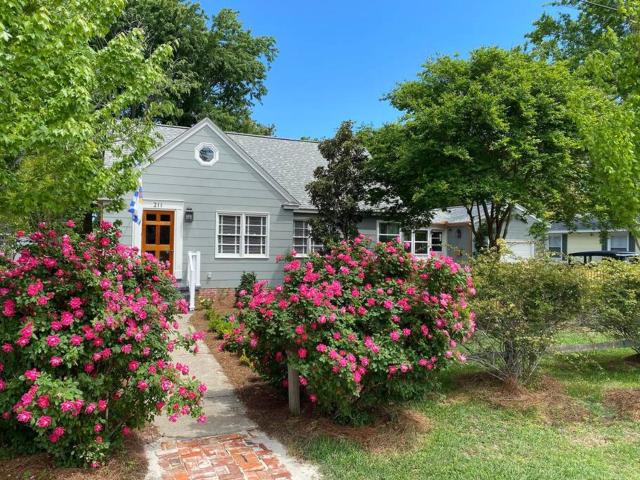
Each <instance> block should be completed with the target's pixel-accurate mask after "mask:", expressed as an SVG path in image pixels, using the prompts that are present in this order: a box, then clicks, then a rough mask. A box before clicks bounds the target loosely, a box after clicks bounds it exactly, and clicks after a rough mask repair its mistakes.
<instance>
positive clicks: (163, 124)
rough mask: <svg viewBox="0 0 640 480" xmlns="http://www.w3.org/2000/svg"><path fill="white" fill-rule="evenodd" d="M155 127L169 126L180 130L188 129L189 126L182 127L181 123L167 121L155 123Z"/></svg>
mask: <svg viewBox="0 0 640 480" xmlns="http://www.w3.org/2000/svg"><path fill="white" fill-rule="evenodd" d="M155 126H156V127H169V128H179V129H180V130H189V129H190V128H191V127H184V126H182V125H169V124H167V123H156V124H155Z"/></svg>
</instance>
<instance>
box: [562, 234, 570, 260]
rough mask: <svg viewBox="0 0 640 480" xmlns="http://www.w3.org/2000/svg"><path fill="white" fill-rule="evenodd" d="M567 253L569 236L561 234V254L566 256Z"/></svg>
mask: <svg viewBox="0 0 640 480" xmlns="http://www.w3.org/2000/svg"><path fill="white" fill-rule="evenodd" d="M568 251H569V234H567V233H563V234H562V254H563V255H566V254H567V252H568Z"/></svg>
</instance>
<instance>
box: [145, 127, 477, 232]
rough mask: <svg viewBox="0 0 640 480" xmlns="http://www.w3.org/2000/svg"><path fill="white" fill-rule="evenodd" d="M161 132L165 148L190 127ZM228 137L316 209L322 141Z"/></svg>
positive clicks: (460, 214) (462, 215)
mask: <svg viewBox="0 0 640 480" xmlns="http://www.w3.org/2000/svg"><path fill="white" fill-rule="evenodd" d="M156 130H157V132H158V133H159V134H160V135H161V136H162V138H163V142H162V143H161V145H159V147H158V148H160V147H161V146H162V145H164V144H167V143H169V142H171V141H172V140H174V139H176V138H177V137H179V136H180V135H182V133H184V132H185V131H186V130H188V129H187V128H186V127H174V126H170V125H158V126H157V128H156ZM225 133H226V135H227V136H228V137H229V138H230V139H231V140H232V141H233V142H234V143H235V144H236V145H238V146H239V147H240V148H241V149H242V150H244V152H245V153H246V154H247V155H249V156H250V157H251V158H253V159H254V160H255V161H256V162H257V163H258V164H260V166H261V167H262V168H264V169H265V170H266V171H267V173H269V175H271V176H272V177H273V178H274V179H275V180H276V181H277V182H278V183H279V184H280V185H282V186H283V187H284V188H286V190H287V191H288V192H289V193H290V194H291V195H292V196H293V197H294V198H295V199H296V200H297V201H298V203H299V204H300V206H299V208H301V209H314V208H315V207H314V206H313V205H312V204H311V201H310V200H309V196H308V195H307V192H306V189H305V186H306V185H307V183H309V182H310V181H312V180H313V172H314V170H315V169H316V168H317V167H319V166H323V165H326V164H327V161H326V160H325V159H324V157H323V156H322V155H321V154H320V150H319V149H318V144H319V142H313V141H308V140H294V139H289V138H279V137H268V136H262V135H251V134H246V133H235V132H225ZM467 222H469V217H468V215H467V211H466V210H465V209H464V207H451V208H448V209H447V210H446V211H443V210H436V211H435V212H434V218H433V223H440V224H442V223H467Z"/></svg>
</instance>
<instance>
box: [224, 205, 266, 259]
mask: <svg viewBox="0 0 640 480" xmlns="http://www.w3.org/2000/svg"><path fill="white" fill-rule="evenodd" d="M217 217H218V221H217V231H216V257H220V258H236V257H237V258H241V257H248V258H252V257H253V258H267V257H268V256H269V255H268V251H269V216H268V215H266V214H261V213H218V215H217Z"/></svg>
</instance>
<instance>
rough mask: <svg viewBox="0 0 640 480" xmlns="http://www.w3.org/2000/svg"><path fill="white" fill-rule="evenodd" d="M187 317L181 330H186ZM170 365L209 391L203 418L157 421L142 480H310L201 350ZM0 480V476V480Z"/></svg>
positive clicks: (312, 473) (312, 471)
mask: <svg viewBox="0 0 640 480" xmlns="http://www.w3.org/2000/svg"><path fill="white" fill-rule="evenodd" d="M189 317H190V316H189V315H186V316H184V317H183V318H182V321H181V324H180V329H181V330H182V331H183V333H187V332H188V331H189ZM171 355H172V358H173V361H174V362H180V363H182V364H185V365H188V366H189V372H190V374H192V375H195V376H196V377H197V378H198V379H200V381H202V382H203V383H205V384H206V385H207V387H209V389H208V390H207V391H206V392H205V394H204V396H203V397H204V398H203V404H202V407H203V410H204V413H205V415H207V417H208V421H207V422H206V423H204V424H201V423H198V422H196V421H195V419H191V418H186V417H185V418H181V419H180V420H179V421H178V422H175V423H172V422H170V421H169V420H168V419H167V418H166V417H156V419H155V422H154V423H155V426H156V427H157V428H158V433H159V434H160V438H159V439H158V440H156V441H154V442H152V443H149V444H147V445H146V446H145V451H146V456H147V460H148V462H149V466H148V469H147V475H146V477H145V480H262V479H270V480H277V479H279V480H284V479H291V480H315V479H318V478H320V475H319V473H318V471H317V469H316V468H315V467H314V466H313V465H309V464H308V463H305V462H300V461H299V460H296V459H295V458H292V457H291V456H290V455H289V454H288V453H287V451H286V449H285V447H284V446H283V445H282V444H281V443H280V442H278V441H277V440H275V439H273V438H269V436H268V435H266V434H265V433H264V432H262V431H261V430H260V429H259V428H258V426H257V425H256V424H255V423H254V422H253V421H251V420H250V419H249V417H248V416H247V413H246V410H245V407H244V405H243V404H242V403H241V402H240V400H239V399H238V397H237V396H236V394H235V390H234V388H233V386H232V385H231V383H230V382H229V380H228V379H227V377H226V375H225V374H224V372H223V370H222V367H221V366H220V364H219V363H218V362H217V361H216V359H215V357H214V356H213V355H211V353H209V349H208V348H207V346H206V345H201V346H200V353H198V354H197V355H192V354H190V353H187V352H184V351H183V350H182V349H176V350H175V351H174V352H173V353H172V354H171ZM0 476H1V475H0Z"/></svg>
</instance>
